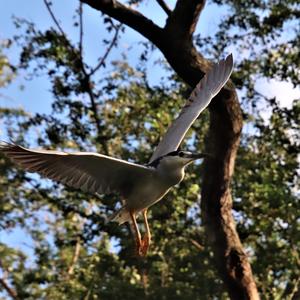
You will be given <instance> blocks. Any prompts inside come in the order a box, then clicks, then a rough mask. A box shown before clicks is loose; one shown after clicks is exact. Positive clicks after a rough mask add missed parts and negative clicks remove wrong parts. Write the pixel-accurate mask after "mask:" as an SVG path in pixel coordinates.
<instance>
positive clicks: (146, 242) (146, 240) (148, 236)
mask: <svg viewBox="0 0 300 300" xmlns="http://www.w3.org/2000/svg"><path fill="white" fill-rule="evenodd" d="M143 218H144V224H145V229H146V233H145V235H144V237H143V239H142V248H141V253H142V255H143V256H146V255H147V252H148V249H149V246H150V243H151V233H150V228H149V224H148V219H147V209H145V210H143Z"/></svg>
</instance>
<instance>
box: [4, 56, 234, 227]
mask: <svg viewBox="0 0 300 300" xmlns="http://www.w3.org/2000/svg"><path fill="white" fill-rule="evenodd" d="M232 66H233V61H232V56H231V55H230V56H228V57H227V58H226V59H225V60H222V61H220V62H219V63H218V64H215V65H213V67H212V69H211V70H210V72H208V74H207V75H205V76H204V77H203V78H202V80H201V81H200V82H199V84H198V85H197V86H196V88H195V89H194V91H193V92H192V94H191V96H190V98H189V100H188V101H187V104H186V105H185V106H184V107H183V109H182V111H181V113H180V114H179V116H178V118H177V119H176V120H175V121H174V122H173V124H172V125H171V126H170V128H169V129H168V130H167V132H166V134H165V136H164V137H163V139H162V140H161V142H160V143H159V145H158V147H157V149H156V150H155V152H154V153H153V155H152V157H151V159H150V163H149V165H147V166H142V165H138V164H134V163H130V162H127V161H124V160H121V159H116V158H112V157H109V156H105V155H102V154H97V153H88V152H87V153H81V152H75V153H65V152H59V151H47V150H30V149H26V148H24V147H21V146H19V145H15V144H13V143H5V142H3V143H1V145H0V151H2V152H4V153H5V154H6V155H7V156H9V157H10V158H11V159H13V160H14V161H15V162H16V163H17V164H18V165H19V166H21V167H23V168H24V169H25V170H27V171H29V172H37V173H39V174H41V175H42V176H44V177H47V178H50V179H53V180H56V181H59V182H61V183H64V184H66V185H68V186H71V187H74V188H80V189H82V190H83V191H86V192H91V193H99V194H106V193H111V192H116V193H118V194H120V196H121V197H122V198H123V199H124V200H125V205H124V206H123V207H122V208H121V209H120V210H119V211H118V212H116V213H115V214H114V215H113V217H112V219H113V220H114V221H117V222H119V223H120V224H121V223H124V222H126V221H129V220H130V215H129V212H130V213H135V214H136V213H139V212H140V211H142V210H145V209H147V208H148V207H150V206H151V205H153V204H154V203H156V202H157V201H159V200H160V199H161V198H162V197H163V196H164V195H165V194H166V193H167V192H168V191H169V189H170V188H171V187H172V186H174V185H176V184H178V183H179V182H180V181H181V180H182V179H183V177H184V168H185V166H187V165H188V164H189V163H191V162H192V161H194V160H195V159H198V158H202V157H204V156H205V155H204V154H193V153H190V152H186V151H178V150H177V149H178V147H179V145H180V143H181V142H182V140H183V138H184V136H185V134H186V132H187V131H188V129H189V128H190V127H191V125H192V124H193V122H194V121H195V120H196V118H197V117H198V116H199V114H200V113H201V112H202V111H203V110H204V109H205V108H206V107H207V106H208V105H209V103H210V101H211V99H212V98H213V97H214V96H215V95H216V94H217V93H218V92H219V91H220V89H221V88H222V87H223V86H224V84H225V83H226V82H227V80H228V79H229V77H230V74H231V71H232Z"/></svg>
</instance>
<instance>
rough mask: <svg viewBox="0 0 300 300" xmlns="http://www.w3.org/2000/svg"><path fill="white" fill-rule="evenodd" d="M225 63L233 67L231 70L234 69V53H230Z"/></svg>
mask: <svg viewBox="0 0 300 300" xmlns="http://www.w3.org/2000/svg"><path fill="white" fill-rule="evenodd" d="M225 61H226V62H227V63H228V64H229V65H230V66H231V68H233V55H232V53H230V54H229V55H228V56H227V57H226V59H225Z"/></svg>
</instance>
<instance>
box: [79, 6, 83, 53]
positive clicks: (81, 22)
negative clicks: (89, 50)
mask: <svg viewBox="0 0 300 300" xmlns="http://www.w3.org/2000/svg"><path fill="white" fill-rule="evenodd" d="M82 49H83V10H82V2H79V55H80V57H81V59H82V52H83V51H82Z"/></svg>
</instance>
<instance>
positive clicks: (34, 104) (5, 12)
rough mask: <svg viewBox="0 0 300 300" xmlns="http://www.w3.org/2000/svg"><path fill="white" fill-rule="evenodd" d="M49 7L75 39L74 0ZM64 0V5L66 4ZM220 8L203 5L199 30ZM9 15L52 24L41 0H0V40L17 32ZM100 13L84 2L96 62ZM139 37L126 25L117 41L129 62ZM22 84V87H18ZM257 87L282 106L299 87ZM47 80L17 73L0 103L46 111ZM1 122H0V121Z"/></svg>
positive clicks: (207, 29)
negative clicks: (119, 40)
mask: <svg viewBox="0 0 300 300" xmlns="http://www.w3.org/2000/svg"><path fill="white" fill-rule="evenodd" d="M53 2H54V3H53V10H54V11H55V14H56V16H57V18H58V19H59V20H60V21H61V26H62V27H63V28H64V30H65V31H66V32H67V33H68V34H69V35H70V36H71V37H72V38H74V39H75V40H78V32H77V30H74V28H73V27H72V12H73V11H74V8H76V6H77V5H78V1H75V0H72V1H71V0H67V1H66V0H65V1H53ZM66 3H67V5H66ZM146 3H147V5H145V6H143V7H142V8H141V9H140V10H141V11H142V12H143V13H144V14H145V15H146V16H148V17H149V18H151V19H153V20H155V22H156V23H157V24H158V25H159V26H163V25H164V23H165V18H166V15H165V13H164V12H163V11H162V10H161V9H160V7H159V6H158V5H157V3H156V1H147V2H146ZM169 3H170V6H172V5H174V3H175V1H174V0H173V1H169ZM220 14H222V11H221V10H220V8H218V6H216V5H209V6H207V7H206V8H205V9H204V10H203V12H202V15H201V17H200V21H199V23H198V26H197V28H198V30H199V29H201V33H202V34H204V35H209V34H211V33H212V32H214V30H215V28H216V25H217V24H218V21H219V16H220ZM12 16H15V17H22V18H25V19H27V20H29V21H32V22H34V23H37V24H38V25H39V28H41V29H46V28H49V26H54V24H53V21H52V19H51V18H50V16H49V13H48V11H47V10H46V7H45V5H44V3H43V1H42V0H27V1H20V0H10V1H0V40H1V39H7V38H10V37H12V36H13V35H15V34H17V33H18V31H17V30H16V28H15V25H14V24H13V22H12ZM99 16H100V13H99V12H97V11H95V10H94V9H91V8H90V7H89V6H87V5H84V27H85V30H86V33H85V36H84V42H85V45H86V47H85V53H86V59H87V61H88V62H96V61H95V59H96V58H98V57H99V56H101V54H102V53H104V51H105V47H104V46H103V45H102V43H101V39H102V37H103V36H105V34H106V32H105V30H103V29H102V23H101V22H100V17H99ZM141 40H143V38H142V37H141V35H140V34H138V33H136V32H135V31H134V30H131V29H130V28H127V29H126V35H125V36H124V38H122V40H121V43H120V46H121V47H120V48H121V51H126V50H128V47H129V46H132V45H133V47H131V48H130V52H128V60H129V62H131V63H133V64H134V63H135V62H136V57H137V56H138V53H139V50H140V49H141V48H140V46H139V42H140V41H141ZM120 48H119V49H116V50H114V51H113V52H112V53H111V54H110V59H120ZM19 50H20V49H19V48H17V47H12V48H11V49H10V50H9V53H8V56H9V59H10V60H11V61H12V62H17V60H18V54H19ZM159 57H161V54H160V53H159V51H156V52H155V53H154V55H153V57H152V61H154V60H155V59H157V58H159ZM151 70H152V72H150V74H149V78H150V82H151V81H152V82H155V81H157V80H159V78H160V77H161V72H162V70H161V68H160V67H159V66H157V65H152V66H151ZM20 87H23V89H20ZM257 89H258V91H259V92H261V93H262V94H265V95H267V96H269V97H274V96H276V97H277V99H278V100H279V101H280V103H282V105H284V106H290V104H291V102H292V100H293V99H295V98H297V97H299V95H300V89H299V88H298V89H293V88H292V85H291V84H290V83H288V82H276V81H275V80H271V81H267V80H264V79H260V80H258V82H257ZM49 90H50V84H49V81H48V80H47V78H46V77H43V76H41V77H36V78H34V79H33V80H31V81H29V80H26V76H25V74H24V73H22V72H21V73H20V74H19V76H18V77H17V78H16V79H15V80H14V82H13V83H12V84H11V85H9V86H8V87H7V88H5V89H2V90H1V91H0V95H2V97H0V105H2V106H8V107H11V106H13V107H23V108H24V109H25V110H26V111H28V112H32V113H34V112H49V110H50V104H51V98H52V96H51V94H50V92H49ZM0 126H1V123H0Z"/></svg>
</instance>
